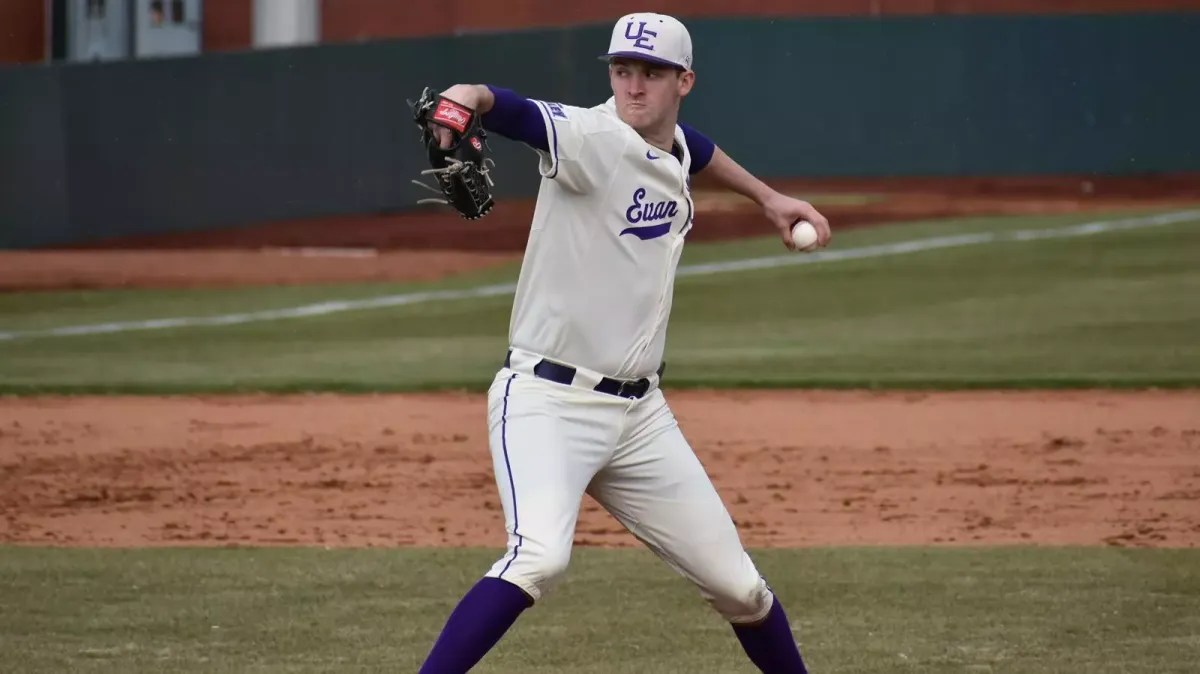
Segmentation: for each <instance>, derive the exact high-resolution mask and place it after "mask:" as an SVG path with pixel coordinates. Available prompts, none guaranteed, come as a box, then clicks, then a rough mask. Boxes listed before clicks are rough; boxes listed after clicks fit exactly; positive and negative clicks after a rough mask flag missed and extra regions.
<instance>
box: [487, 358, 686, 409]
mask: <svg viewBox="0 0 1200 674" xmlns="http://www.w3.org/2000/svg"><path fill="white" fill-rule="evenodd" d="M511 366H512V350H511V349H510V350H509V352H508V355H506V356H505V357H504V367H511ZM666 369H667V364H666V363H665V362H664V363H663V364H662V365H659V366H658V373H657V374H658V376H659V378H660V379H661V378H662V375H663V372H665V371H666ZM575 372H576V370H575V368H573V367H571V366H570V365H563V364H562V363H556V362H554V361H552V360H546V359H545V358H543V359H541V360H539V361H538V362H537V364H536V365H534V366H533V376H535V377H537V378H538V379H546V380H549V381H552V382H557V383H559V384H565V385H567V386H570V385H571V384H572V383H573V382H574V381H575ZM592 390H594V391H599V392H600V393H607V394H609V395H614V396H619V397H621V398H635V399H636V398H641V397H642V396H644V395H646V393H647V392H648V391H649V390H650V379H648V378H647V377H642V378H641V379H632V380H630V379H613V378H612V377H604V378H603V379H601V380H600V383H599V384H596V388H594V389H592Z"/></svg>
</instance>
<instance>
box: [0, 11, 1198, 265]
mask: <svg viewBox="0 0 1200 674" xmlns="http://www.w3.org/2000/svg"><path fill="white" fill-rule="evenodd" d="M689 25H690V26H691V29H692V34H693V39H694V42H695V45H696V47H695V54H696V70H697V88H696V90H695V91H694V92H693V94H692V95H691V96H690V97H689V98H688V100H687V101H686V103H685V107H684V119H685V120H687V121H689V122H691V123H693V124H695V125H696V126H698V127H699V128H701V129H702V130H704V131H705V132H706V133H708V134H709V135H710V136H711V137H712V138H713V139H714V140H716V141H717V143H718V144H720V145H721V146H722V147H724V148H725V149H726V150H727V151H728V152H730V154H732V155H733V156H734V157H735V158H737V159H738V160H739V161H741V162H742V163H743V164H744V165H746V166H747V167H748V168H750V169H751V170H753V171H755V172H757V173H759V174H761V175H764V176H774V177H783V176H787V177H803V176H885V175H886V176H894V175H904V176H919V175H937V176H944V175H1013V174H1056V173H1105V174H1144V173H1155V172H1173V171H1196V170H1200V133H1198V132H1197V130H1196V129H1197V120H1200V86H1197V83H1198V82H1200V14H1196V13H1178V14H1124V15H1122V14H1106V15H1067V16H911V17H886V18H865V17H847V18H779V19H774V20H770V19H762V18H755V19H696V20H692V21H690V22H689ZM608 31H609V26H608V25H607V24H605V25H602V26H584V27H577V28H569V29H547V30H530V31H526V32H517V33H503V34H477V35H463V36H456V37H439V38H422V39H410V40H392V41H380V42H368V43H361V44H338V45H323V46H318V47H311V48H299V49H279V50H269V51H248V52H237V53H221V54H210V55H203V56H199V57H194V58H167V59H160V60H147V61H130V62H122V63H108V64H76V65H55V66H45V65H36V66H19V67H9V68H3V69H0V247H9V248H11V247H32V246H43V245H54V244H66V243H74V242H85V241H92V240H96V239H100V238H105V237H112V236H119V235H127V234H136V233H147V232H161V231H183V230H194V229H201V228H208V227H227V226H237V225H243V224H250V223H256V222H261V221H264V220H275V219H290V218H305V217H317V216H323V215H332V214H341V213H364V212H378V211H390V210H397V209H408V208H412V207H414V205H415V204H414V202H415V200H416V199H417V198H419V197H420V196H421V195H420V193H419V192H418V191H417V188H415V187H414V186H412V185H411V184H410V183H409V180H410V179H411V178H414V177H417V176H418V174H419V171H420V170H421V169H422V168H424V164H423V162H424V158H423V156H422V153H421V152H420V149H419V147H418V145H417V135H416V134H417V130H416V129H415V127H414V126H413V125H412V123H411V121H410V118H409V112H408V109H407V105H406V103H405V99H406V98H410V97H415V96H416V95H417V94H419V92H420V90H421V87H422V86H424V85H430V86H435V87H444V86H448V85H449V84H451V83H453V82H458V81H473V82H489V83H497V84H501V85H505V86H509V87H512V88H514V89H517V90H518V91H520V92H521V93H524V94H526V95H529V96H533V97H541V98H549V99H555V100H560V101H564V102H568V103H572V104H576V105H591V104H595V103H599V102H602V101H603V100H604V99H605V98H606V97H607V96H608V82H607V78H606V76H605V72H604V68H603V65H602V64H601V63H600V62H599V61H598V60H597V58H596V57H597V55H598V54H600V53H601V52H602V51H603V49H604V48H605V46H606V45H607V39H608ZM492 147H493V149H494V150H495V151H496V154H497V163H498V169H497V170H496V171H495V173H494V176H496V177H497V178H498V183H499V185H498V191H499V195H500V196H501V197H504V198H506V197H513V196H519V195H531V194H533V193H534V191H535V190H536V187H537V176H536V174H535V173H534V171H533V167H534V163H533V154H532V153H531V152H530V151H529V150H528V149H527V148H524V147H521V146H518V145H516V144H514V143H511V142H508V141H505V140H503V139H494V140H493V142H492Z"/></svg>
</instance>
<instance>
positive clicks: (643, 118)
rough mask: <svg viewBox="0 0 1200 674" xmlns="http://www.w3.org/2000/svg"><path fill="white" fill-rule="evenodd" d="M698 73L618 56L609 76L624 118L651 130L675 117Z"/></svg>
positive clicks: (620, 112) (639, 129)
mask: <svg viewBox="0 0 1200 674" xmlns="http://www.w3.org/2000/svg"><path fill="white" fill-rule="evenodd" d="M695 77H696V76H695V74H693V73H691V72H682V71H679V70H676V69H675V68H672V67H670V66H662V65H658V64H654V63H648V62H646V61H639V60H635V59H615V60H614V61H613V62H612V63H611V64H610V65H609V67H608V79H609V82H610V83H611V84H612V90H613V96H614V97H615V99H616V104H617V113H618V114H619V115H620V117H621V120H622V121H624V122H625V123H626V124H628V125H629V126H632V127H633V128H634V129H636V130H638V131H641V130H650V129H655V128H656V127H658V126H660V125H662V124H663V123H664V122H666V121H668V120H670V121H671V122H672V123H674V118H675V116H676V115H677V114H678V112H679V102H680V100H681V99H683V97H684V96H686V95H687V93H688V92H689V91H691V88H692V83H693V81H694V80H695Z"/></svg>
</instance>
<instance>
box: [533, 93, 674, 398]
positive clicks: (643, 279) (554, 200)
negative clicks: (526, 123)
mask: <svg viewBox="0 0 1200 674" xmlns="http://www.w3.org/2000/svg"><path fill="white" fill-rule="evenodd" d="M534 103H536V104H537V106H538V108H539V109H540V110H541V114H542V118H543V121H544V122H545V125H546V134H547V137H548V139H549V142H548V149H546V150H542V149H540V148H538V149H537V152H538V154H539V155H540V162H539V171H540V173H541V175H542V185H541V192H540V194H539V197H538V201H537V207H536V209H535V211H534V215H533V223H532V226H531V231H530V235H529V241H528V244H527V246H526V250H525V257H524V262H523V264H522V267H521V275H520V280H519V281H518V284H517V290H516V297H515V300H514V304H513V312H512V318H511V324H510V326H509V339H510V342H511V345H512V346H514V347H516V348H518V349H523V350H525V351H530V352H533V353H536V354H540V355H542V356H545V357H547V358H550V359H554V360H558V361H561V362H564V363H566V364H570V365H576V366H579V367H584V368H588V369H591V370H595V371H597V372H599V373H601V374H604V375H608V376H610V377H614V378H620V379H636V378H640V377H648V376H651V375H653V374H654V373H655V371H656V370H658V368H659V366H660V365H661V364H662V360H663V351H664V348H665V345H666V332H667V321H668V318H669V316H670V312H671V303H672V295H673V291H674V283H675V271H676V267H677V266H678V263H679V258H680V255H681V253H682V251H683V243H684V238H685V236H686V235H687V232H688V230H689V229H690V228H691V226H692V218H693V216H694V213H695V208H694V206H693V203H692V198H691V181H690V179H689V167H690V164H691V154H690V153H689V151H688V147H687V142H686V141H685V136H684V133H683V130H682V129H681V128H680V127H678V126H677V127H676V129H675V143H676V148H678V149H677V151H676V153H670V152H666V151H664V150H661V149H659V148H657V147H655V146H653V145H651V144H650V143H648V142H646V141H645V140H644V139H643V138H642V137H641V136H640V135H638V133H637V132H636V131H634V130H633V128H631V127H630V126H628V125H627V124H625V123H624V122H622V121H621V120H620V118H619V117H618V116H617V112H616V108H615V106H614V101H613V99H611V98H610V99H609V100H608V101H607V102H605V103H603V104H601V105H598V106H595V107H591V108H581V107H575V106H569V105H562V104H559V103H553V102H547V101H536V100H535V101H534Z"/></svg>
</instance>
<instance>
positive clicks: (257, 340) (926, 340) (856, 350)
mask: <svg viewBox="0 0 1200 674" xmlns="http://www.w3.org/2000/svg"><path fill="white" fill-rule="evenodd" d="M1135 215H1136V214H1135ZM1129 217H1130V214H1128V213H1116V214H1112V215H1107V216H1098V215H1096V214H1087V215H1082V214H1079V215H1061V216H1041V217H1037V218H1011V217H1009V218H975V219H968V220H957V221H939V222H933V223H911V224H905V225H896V226H888V227H879V228H873V229H866V230H857V231H854V230H852V231H849V232H845V233H844V234H842V235H839V237H838V239H837V244H836V247H835V248H834V249H832V251H831V252H834V253H836V252H838V251H840V250H841V251H862V250H868V251H869V250H872V249H874V248H877V247H880V246H900V248H903V246H901V244H907V243H909V242H917V244H918V248H919V247H920V246H922V245H926V244H928V242H929V241H931V240H937V238H938V237H946V236H964V235H968V236H969V235H977V234H979V233H992V234H998V235H1002V234H1005V233H1012V232H1013V231H1015V230H1018V229H1023V230H1034V231H1035V232H1044V231H1046V230H1054V229H1056V228H1064V227H1071V226H1078V225H1079V223H1083V222H1088V221H1096V220H1098V219H1099V220H1102V221H1111V220H1113V219H1119V218H1129ZM1105 218H1107V220H1104V219H1105ZM921 242H925V243H924V244H922V243H921ZM1196 250H1200V215H1198V216H1197V217H1196V218H1195V219H1192V220H1183V221H1179V222H1175V223H1173V224H1166V225H1156V226H1153V227H1146V228H1139V229H1126V230H1121V231H1107V232H1102V233H1096V234H1094V235H1090V236H1080V237H1076V238H1035V239H1033V240H1014V239H1012V238H996V239H995V240H990V241H985V242H982V243H980V242H976V243H973V244H971V245H952V246H946V247H933V248H931V249H927V250H910V251H903V252H902V254H901V252H886V251H885V252H883V253H880V254H878V255H875V254H871V255H869V256H864V257H860V258H857V259H842V260H834V261H824V262H817V263H813V264H792V265H783V266H775V267H768V268H761V269H747V270H742V271H725V272H723V273H713V274H696V275H690V276H685V277H683V278H681V279H680V280H679V282H678V284H677V291H676V304H675V312H674V316H673V319H672V323H671V330H670V334H669V340H670V342H669V351H668V364H669V365H668V367H669V375H668V383H669V385H671V386H723V387H724V386H838V387H863V386H866V387H1011V386H1023V387H1027V386H1094V385H1105V386H1144V385H1158V386H1179V385H1192V384H1196V383H1198V382H1200V302H1197V301H1196V298H1197V297H1200V267H1198V266H1197V265H1196V256H1195V251H1196ZM780 251H781V248H780V247H779V244H778V241H777V240H776V239H774V238H773V237H763V238H761V239H756V240H751V241H742V242H736V243H726V244H700V245H697V246H695V247H694V248H692V249H690V250H689V251H688V253H687V254H686V255H685V260H684V262H685V264H689V265H696V264H711V263H714V262H728V261H731V260H745V259H760V258H763V257H764V256H772V255H775V256H778V255H779V254H780ZM796 259H799V257H796ZM514 278H515V267H506V268H502V269H497V270H491V271H489V272H483V273H477V274H472V275H469V276H466V277H460V278H454V279H450V280H447V281H443V282H440V283H424V284H352V285H323V286H288V287H267V288H249V289H205V290H105V291H72V292H44V293H21V294H9V295H0V333H7V334H9V335H12V336H13V337H12V338H9V339H6V340H2V341H0V352H2V353H3V356H4V357H3V358H0V390H3V391H7V392H17V393H21V392H50V391H67V392H72V391H75V392H85V391H92V392H104V391H113V392H147V393H152V392H172V391H183V392H187V391H235V390H273V391H294V390H318V389H319V390H335V391H338V390H343V391H362V390H386V391H403V390H420V389H438V388H455V387H457V388H469V389H480V388H482V387H483V386H486V384H487V382H489V381H490V378H491V376H492V374H493V373H494V372H495V369H496V367H497V366H498V364H499V363H500V361H501V360H502V359H503V354H504V349H505V347H506V340H505V336H506V334H507V326H508V316H509V308H510V305H511V294H510V293H509V292H507V291H504V290H503V288H500V290H495V284H503V283H506V282H511V281H512V280H514ZM481 287H482V288H485V289H486V288H492V289H493V292H490V294H488V296H482V297H467V298H460V299H443V300H434V301H425V302H419V303H412V304H407V305H402V306H386V307H382V308H363V309H352V310H346V311H337V312H336V313H325V308H323V307H326V308H327V307H328V306H329V305H328V304H327V303H330V302H337V301H343V300H349V301H362V300H364V299H371V298H375V299H377V300H378V299H379V298H389V297H390V298H395V297H397V296H402V295H404V294H406V293H414V292H427V291H431V290H438V289H443V290H445V289H451V290H454V289H457V290H459V291H462V290H463V289H471V288H481ZM323 303H326V304H323ZM296 306H307V307H309V308H315V309H316V311H315V312H314V315H308V316H304V317H300V318H287V319H282V320H266V321H251V322H246V323H243V324H236V325H209V326H195V325H192V326H186V327H179V328H168V329H154V330H140V329H137V330H123V331H119V332H113V333H110V334H84V335H68V336H45V335H37V334H33V335H24V334H19V333H27V332H28V331H38V330H46V329H52V328H62V327H64V326H79V325H83V326H89V325H90V326H95V325H97V324H103V323H106V322H113V321H131V320H134V321H145V320H153V319H161V318H177V317H181V316H182V317H192V318H195V317H205V316H208V317H213V316H222V315H225V316H228V315H231V314H234V315H236V314H245V313H247V312H255V311H263V310H274V309H280V308H286V307H296Z"/></svg>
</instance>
